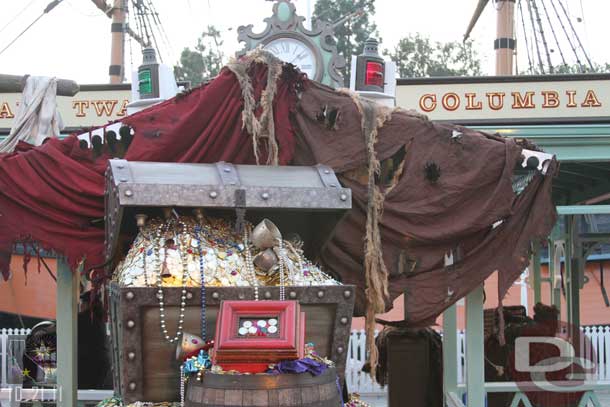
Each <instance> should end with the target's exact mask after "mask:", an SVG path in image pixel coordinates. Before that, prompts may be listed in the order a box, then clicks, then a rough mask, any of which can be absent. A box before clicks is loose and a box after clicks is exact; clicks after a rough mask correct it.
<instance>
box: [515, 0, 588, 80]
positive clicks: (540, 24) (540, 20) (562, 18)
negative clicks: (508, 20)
mask: <svg viewBox="0 0 610 407" xmlns="http://www.w3.org/2000/svg"><path fill="white" fill-rule="evenodd" d="M524 2H525V3H526V4H522V3H524ZM550 3H551V7H547V4H546V0H538V1H537V0H518V10H519V11H518V12H519V14H520V20H521V24H522V26H523V40H524V43H525V48H526V51H527V57H528V64H529V73H530V74H542V75H543V74H545V73H572V72H573V70H574V67H575V68H576V69H577V70H578V71H579V72H586V71H588V70H589V69H590V70H594V69H595V65H594V64H593V62H592V60H591V58H590V57H589V55H588V54H587V51H586V50H585V47H584V45H583V43H582V41H581V40H580V36H579V34H578V31H577V29H576V27H575V26H574V24H573V22H572V19H573V18H574V17H573V16H572V15H570V13H569V10H568V8H567V7H566V5H565V4H564V2H563V0H550ZM558 5H559V6H558ZM526 6H527V7H526ZM580 12H581V14H583V15H584V11H583V9H582V3H581V11H580ZM526 14H527V16H526ZM526 21H528V22H529V24H528V25H526ZM577 21H578V22H582V21H583V18H582V17H579V18H577ZM556 27H561V31H562V32H563V36H564V37H565V39H562V38H560V35H559V33H558V32H559V30H556ZM549 30H550V32H551V34H552V36H553V38H552V40H551V41H552V42H553V43H554V46H551V44H550V43H549V41H548V40H547V35H546V33H547V32H548V31H549ZM566 45H567V46H569V47H570V49H571V51H572V52H571V54H572V55H573V58H574V59H573V60H572V61H570V60H569V59H568V56H567V54H566V53H565V52H564V50H563V47H564V46H566ZM555 48H556V49H557V51H558V53H559V55H558V56H557V57H555V58H556V60H555V62H554V61H553V59H554V58H553V55H552V54H553V53H554V52H555ZM532 54H534V55H532ZM543 54H544V55H543ZM583 61H586V65H585V64H584V63H583ZM587 65H588V66H587Z"/></svg>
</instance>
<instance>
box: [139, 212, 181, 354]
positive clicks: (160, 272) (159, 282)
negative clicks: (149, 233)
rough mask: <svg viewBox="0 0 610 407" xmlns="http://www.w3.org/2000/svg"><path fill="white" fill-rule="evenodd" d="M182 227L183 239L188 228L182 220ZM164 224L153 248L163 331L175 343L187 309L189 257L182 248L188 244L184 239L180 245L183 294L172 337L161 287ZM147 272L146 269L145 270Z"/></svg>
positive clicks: (167, 226)
mask: <svg viewBox="0 0 610 407" xmlns="http://www.w3.org/2000/svg"><path fill="white" fill-rule="evenodd" d="M169 223H170V222H169V221H168V222H166V224H165V233H167V232H168V230H169V226H170V225H169ZM179 225H180V226H181V227H182V236H180V237H181V238H182V239H183V240H184V238H185V236H186V232H187V228H186V225H185V224H184V223H182V222H180V224H179ZM163 226H164V225H159V227H158V228H157V235H156V243H157V244H155V245H154V246H153V250H154V251H155V258H156V263H157V264H156V266H157V271H158V274H157V288H158V289H157V298H158V299H159V321H160V324H161V331H162V332H163V336H164V337H165V340H166V341H167V342H169V343H174V342H177V341H178V340H179V339H180V337H181V336H182V328H183V324H184V311H185V309H186V282H187V278H188V258H187V255H188V254H187V252H186V249H185V250H181V249H182V248H186V244H185V242H184V241H183V242H182V244H181V246H182V247H179V250H178V251H179V253H180V255H181V257H182V295H181V297H180V317H179V319H178V329H177V331H176V335H175V336H174V337H173V338H172V337H170V336H169V334H168V332H167V327H166V324H165V303H164V301H163V300H164V298H165V296H164V294H163V289H162V288H161V287H162V285H163V277H162V274H163V270H162V266H161V258H160V257H161V256H160V254H159V251H160V246H161V234H162V232H163ZM164 253H165V259H167V247H166V248H165V251H164ZM145 272H146V271H145Z"/></svg>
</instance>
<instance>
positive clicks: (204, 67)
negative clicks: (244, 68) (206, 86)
mask: <svg viewBox="0 0 610 407" xmlns="http://www.w3.org/2000/svg"><path fill="white" fill-rule="evenodd" d="M221 47H222V39H221V35H220V31H218V30H217V29H216V28H215V27H214V26H212V25H209V26H208V29H207V31H204V32H203V34H201V37H199V39H198V40H197V45H196V46H195V49H194V50H191V49H190V48H184V49H183V50H182V53H181V54H180V62H179V63H178V65H175V66H174V75H175V76H176V80H178V81H190V82H191V86H196V85H199V84H200V83H201V82H203V81H206V80H208V79H211V78H213V77H215V76H216V75H218V73H219V72H220V69H221V68H222V67H223V58H224V55H223V53H222V51H221Z"/></svg>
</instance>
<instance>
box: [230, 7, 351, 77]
mask: <svg viewBox="0 0 610 407" xmlns="http://www.w3.org/2000/svg"><path fill="white" fill-rule="evenodd" d="M303 21H305V17H301V16H299V15H297V14H296V9H295V6H294V4H292V3H291V1H290V0H278V1H276V2H275V4H274V5H273V15H272V16H271V17H268V18H266V19H265V22H266V23H267V27H266V28H265V29H264V30H263V32H261V33H254V32H253V31H252V27H253V25H252V24H250V25H247V26H240V27H239V28H238V38H237V39H238V40H239V41H240V42H244V43H245V47H244V49H243V50H241V51H240V52H239V53H238V56H241V55H244V54H245V53H246V52H248V51H250V50H252V49H254V48H256V47H259V46H261V47H263V48H264V49H266V50H267V51H269V52H271V53H272V54H274V55H275V56H277V57H278V58H279V59H281V60H282V61H285V62H289V63H291V64H294V65H295V66H297V67H298V68H299V69H300V70H301V72H304V73H306V74H307V76H308V77H309V78H310V79H313V80H316V81H318V82H322V83H324V84H326V85H329V86H334V87H342V86H344V85H343V76H342V75H341V72H340V70H341V69H342V68H344V67H345V59H344V58H343V56H341V55H338V54H337V47H336V46H335V45H334V44H333V42H332V41H331V38H332V37H333V35H334V32H333V27H332V25H331V24H329V23H326V22H321V21H318V22H316V26H315V27H314V28H313V29H312V30H308V29H306V28H305V27H304V26H303Z"/></svg>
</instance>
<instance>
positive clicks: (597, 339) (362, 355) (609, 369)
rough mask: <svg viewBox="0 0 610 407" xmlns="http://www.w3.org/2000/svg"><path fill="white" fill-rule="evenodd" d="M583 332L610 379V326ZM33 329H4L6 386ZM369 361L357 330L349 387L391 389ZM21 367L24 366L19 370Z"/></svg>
mask: <svg viewBox="0 0 610 407" xmlns="http://www.w3.org/2000/svg"><path fill="white" fill-rule="evenodd" d="M581 329H582V332H583V335H584V336H585V337H586V338H587V339H588V340H586V341H582V342H583V343H584V344H585V345H584V346H585V348H584V352H585V357H587V358H592V355H595V359H596V360H595V361H596V363H597V380H599V381H610V326H586V327H582V328H581ZM29 333H30V330H29V329H10V328H9V329H5V328H3V329H0V352H1V353H0V356H1V357H2V364H1V365H0V385H1V387H6V386H8V385H10V384H18V383H15V379H16V378H15V377H14V376H15V372H17V370H18V369H21V363H22V356H23V350H24V348H25V338H26V336H27V335H28V334H29ZM365 361H366V335H365V333H364V330H363V329H360V330H353V331H352V333H351V336H350V341H349V349H348V353H347V364H346V370H345V378H346V380H347V385H348V389H349V390H350V391H352V392H359V393H361V394H367V393H383V392H385V391H386V390H387V389H383V388H381V386H379V385H378V384H377V383H375V382H374V381H373V380H372V379H371V378H370V376H369V375H368V374H367V373H364V372H362V366H363V365H364V363H365ZM464 362H465V334H464V331H459V332H458V360H457V377H458V382H459V383H463V382H464V377H465V371H464V365H465V363H464ZM19 371H20V370H19Z"/></svg>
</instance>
